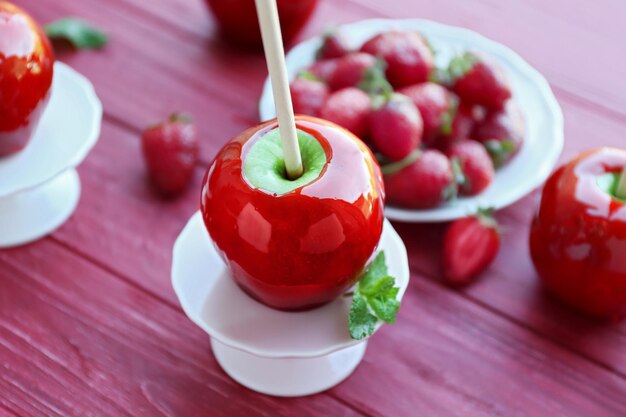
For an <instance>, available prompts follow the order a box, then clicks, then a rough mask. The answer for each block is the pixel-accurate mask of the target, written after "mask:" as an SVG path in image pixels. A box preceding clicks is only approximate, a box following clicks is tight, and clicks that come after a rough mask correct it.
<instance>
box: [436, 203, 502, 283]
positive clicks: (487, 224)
mask: <svg viewBox="0 0 626 417" xmlns="http://www.w3.org/2000/svg"><path fill="white" fill-rule="evenodd" d="M498 250H500V232H499V231H498V224H497V222H496V221H495V219H494V218H493V217H492V216H491V212H490V211H488V210H487V211H482V210H481V211H479V212H478V214H476V215H475V216H471V217H466V218H463V219H459V220H456V221H454V222H453V223H452V224H451V225H450V227H449V228H448V230H447V231H446V234H445V236H444V239H443V276H444V278H445V280H446V281H447V282H448V283H449V284H452V285H465V284H468V283H469V282H470V281H471V280H472V279H473V278H475V277H476V276H477V275H478V274H480V273H481V272H483V271H484V270H485V269H486V268H487V267H488V266H489V265H490V264H491V263H492V262H493V260H494V259H495V257H496V255H497V254H498Z"/></svg>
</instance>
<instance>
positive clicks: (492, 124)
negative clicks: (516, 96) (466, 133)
mask: <svg viewBox="0 0 626 417" xmlns="http://www.w3.org/2000/svg"><path fill="white" fill-rule="evenodd" d="M524 133H525V123H524V115H523V114H522V111H521V109H520V108H519V106H518V105H517V104H516V103H515V102H514V101H513V100H509V101H507V103H506V104H505V106H504V109H503V110H497V111H493V112H491V113H489V114H488V115H487V117H486V118H485V120H484V121H482V122H481V123H480V124H479V125H478V126H477V127H476V129H475V130H474V139H476V140H478V141H480V142H482V144H483V145H484V146H485V148H486V149H487V152H489V155H491V159H493V163H494V165H495V166H496V167H500V166H502V165H504V164H505V163H507V162H508V161H509V160H510V159H511V158H512V157H513V156H514V155H515V154H516V153H517V151H519V148H520V147H521V146H522V142H523V141H524Z"/></svg>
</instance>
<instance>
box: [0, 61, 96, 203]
mask: <svg viewBox="0 0 626 417" xmlns="http://www.w3.org/2000/svg"><path fill="white" fill-rule="evenodd" d="M101 121H102V104H101V103H100V100H99V99H98V97H97V96H96V93H95V91H94V89H93V86H92V85H91V83H90V82H89V80H87V79H86V78H85V77H83V76H82V75H81V74H79V73H78V72H76V71H74V70H73V69H72V68H70V67H68V66H67V65H65V64H63V63H61V62H56V63H55V64H54V79H53V81H52V95H51V96H50V102H49V103H48V107H47V108H46V110H45V111H44V114H43V115H42V118H41V121H40V123H39V126H38V127H37V130H36V131H35V134H34V136H33V137H32V139H31V140H30V142H29V143H28V145H27V146H26V148H25V149H24V150H22V151H21V152H19V153H17V154H15V155H13V156H10V157H8V158H0V198H4V197H7V196H9V195H12V194H15V193H17V192H20V191H24V190H28V189H30V188H33V187H36V186H38V185H41V184H43V183H45V182H47V181H49V180H51V179H53V178H54V177H56V176H58V175H59V174H61V173H63V172H64V171H66V170H68V169H70V168H73V167H76V166H77V165H78V164H80V163H81V162H82V161H83V159H84V158H85V156H87V153H88V152H89V150H90V149H91V148H92V147H93V145H94V144H95V143H96V141H97V139H98V136H99V135H100V125H101Z"/></svg>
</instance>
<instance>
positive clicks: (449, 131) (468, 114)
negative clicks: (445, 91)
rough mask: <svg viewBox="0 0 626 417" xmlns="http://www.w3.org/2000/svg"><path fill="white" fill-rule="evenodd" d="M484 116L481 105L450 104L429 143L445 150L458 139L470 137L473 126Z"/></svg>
mask: <svg viewBox="0 0 626 417" xmlns="http://www.w3.org/2000/svg"><path fill="white" fill-rule="evenodd" d="M484 117H485V114H484V109H482V108H481V107H478V106H468V105H465V104H460V105H458V106H452V107H451V108H450V111H449V112H447V113H445V114H444V116H443V123H442V125H441V130H440V132H439V135H437V136H436V137H435V139H434V140H433V141H431V142H430V143H429V145H430V146H433V147H435V148H437V149H440V150H444V151H445V150H446V149H447V148H448V147H449V146H450V145H452V144H453V143H455V142H458V141H459V140H460V139H466V138H469V137H471V135H472V131H473V130H474V127H475V126H476V124H477V123H479V122H480V121H481V120H482V119H483V118H484Z"/></svg>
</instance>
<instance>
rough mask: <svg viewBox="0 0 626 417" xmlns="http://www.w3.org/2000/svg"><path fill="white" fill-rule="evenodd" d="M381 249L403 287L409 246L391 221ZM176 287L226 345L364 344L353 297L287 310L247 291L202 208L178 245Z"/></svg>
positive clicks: (314, 349)
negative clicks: (351, 321)
mask: <svg viewBox="0 0 626 417" xmlns="http://www.w3.org/2000/svg"><path fill="white" fill-rule="evenodd" d="M379 249H380V250H384V251H385V257H386V260H387V265H388V268H389V273H390V275H392V276H394V277H395V278H396V283H397V285H398V286H399V287H400V291H399V293H398V299H401V298H402V296H403V295H404V291H405V290H406V288H407V285H408V283H409V266H408V261H407V254H406V248H405V247H404V244H403V243H402V240H401V239H400V237H399V236H398V234H397V233H396V232H395V230H394V229H393V227H392V226H391V224H390V223H389V222H388V221H385V225H384V227H383V234H382V237H381V240H380V244H379ZM172 284H173V286H174V291H175V292H176V295H177V296H178V299H179V301H180V303H181V305H182V307H183V310H184V311H185V313H186V314H187V316H189V318H190V319H191V320H192V321H193V322H194V323H196V324H197V325H198V326H200V327H201V328H202V329H204V330H205V331H206V332H207V333H208V334H209V335H210V336H211V337H212V338H214V339H216V340H217V341H218V342H220V343H221V344H224V345H226V346H229V347H232V348H236V349H238V350H241V351H244V352H247V353H250V354H253V355H256V356H260V357H264V358H312V357H319V356H323V355H327V354H330V353H332V352H336V351H338V350H341V349H346V348H349V347H352V346H354V345H355V344H358V343H359V342H360V341H356V340H353V339H351V338H350V334H349V333H348V313H349V311H350V304H351V302H352V300H351V298H344V297H340V298H338V299H337V300H335V301H333V302H331V303H329V304H326V305H324V306H322V307H319V308H316V309H313V310H308V311H302V312H284V311H279V310H274V309H272V308H269V307H267V306H265V305H263V304H261V303H259V302H258V301H255V300H253V299H252V298H251V297H249V296H248V295H247V294H245V293H244V292H243V291H242V290H241V289H240V288H239V287H238V286H237V284H235V282H234V281H233V280H232V279H231V277H230V276H229V274H228V270H227V268H226V265H225V264H224V262H223V261H222V259H221V258H220V256H219V255H218V253H217V252H216V250H215V248H214V246H213V244H212V242H211V239H210V237H209V234H208V232H207V231H206V228H205V227H204V223H203V221H202V215H201V214H200V212H198V213H196V214H195V215H193V217H191V219H190V220H189V222H188V223H187V225H186V226H185V228H184V229H183V231H182V232H181V234H180V236H179V237H178V239H177V240H176V243H175V244H174V254H173V262H172Z"/></svg>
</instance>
